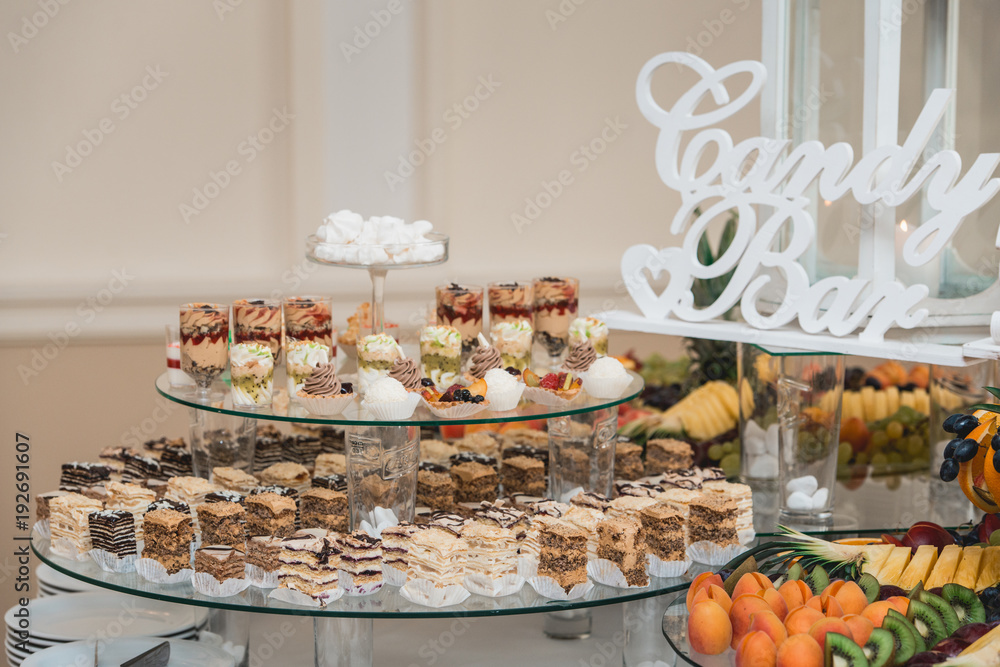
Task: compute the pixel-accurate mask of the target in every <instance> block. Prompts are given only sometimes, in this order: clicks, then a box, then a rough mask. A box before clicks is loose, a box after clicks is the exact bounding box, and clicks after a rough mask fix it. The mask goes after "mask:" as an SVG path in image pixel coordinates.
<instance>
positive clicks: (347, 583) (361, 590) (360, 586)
mask: <svg viewBox="0 0 1000 667" xmlns="http://www.w3.org/2000/svg"><path fill="white" fill-rule="evenodd" d="M384 583H385V575H384V574H383V578H382V579H380V580H379V581H366V582H362V583H355V582H354V575H353V574H351V573H350V572H345V571H344V570H339V571H338V572H337V588H339V589H340V590H342V591H344V595H347V596H350V597H364V596H365V595H371V594H372V593H376V592H378V590H379V589H380V588H382V585H383V584H384Z"/></svg>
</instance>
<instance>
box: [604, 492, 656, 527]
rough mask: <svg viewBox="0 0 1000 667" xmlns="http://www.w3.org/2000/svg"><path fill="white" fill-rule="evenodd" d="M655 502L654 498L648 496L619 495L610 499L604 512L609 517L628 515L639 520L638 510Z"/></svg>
mask: <svg viewBox="0 0 1000 667" xmlns="http://www.w3.org/2000/svg"><path fill="white" fill-rule="evenodd" d="M655 504H656V500H655V499H653V498H650V497H648V496H619V497H617V498H615V499H614V500H612V501H611V503H610V504H609V505H608V511H607V512H605V514H607V515H608V516H609V517H613V516H630V517H632V518H633V519H635V520H636V521H639V512H641V511H642V510H643V509H645V508H647V507H649V506H650V505H655Z"/></svg>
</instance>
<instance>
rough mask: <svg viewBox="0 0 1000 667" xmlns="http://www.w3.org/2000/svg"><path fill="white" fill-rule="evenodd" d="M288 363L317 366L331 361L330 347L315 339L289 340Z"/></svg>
mask: <svg viewBox="0 0 1000 667" xmlns="http://www.w3.org/2000/svg"><path fill="white" fill-rule="evenodd" d="M287 354H288V363H290V364H295V365H297V366H312V367H313V368H315V367H316V366H319V365H320V364H326V363H329V361H330V348H329V347H327V346H326V345H323V344H322V343H314V342H313V341H289V342H288V353H287Z"/></svg>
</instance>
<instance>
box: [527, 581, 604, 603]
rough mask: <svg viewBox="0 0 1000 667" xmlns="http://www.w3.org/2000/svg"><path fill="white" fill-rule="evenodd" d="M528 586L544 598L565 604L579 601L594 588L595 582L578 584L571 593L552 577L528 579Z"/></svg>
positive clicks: (570, 590)
mask: <svg viewBox="0 0 1000 667" xmlns="http://www.w3.org/2000/svg"><path fill="white" fill-rule="evenodd" d="M528 585H530V586H531V587H532V588H534V589H535V592H536V593H538V594H539V595H541V596H542V597H543V598H549V599H550V600H561V601H563V602H565V601H567V600H578V599H579V598H582V597H583V596H584V595H586V594H587V593H589V592H590V591H591V590H592V589H593V588H594V583H593V582H591V581H585V582H583V583H580V584H576V585H575V586H573V588H571V589H569V592H567V591H565V590H563V587H562V586H560V585H559V582H558V581H556V580H555V579H553V578H552V577H539V576H537V575H536V576H534V577H531V578H530V579H528Z"/></svg>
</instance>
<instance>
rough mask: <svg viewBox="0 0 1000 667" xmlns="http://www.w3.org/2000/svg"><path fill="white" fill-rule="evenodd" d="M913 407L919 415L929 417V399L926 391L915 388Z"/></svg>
mask: <svg viewBox="0 0 1000 667" xmlns="http://www.w3.org/2000/svg"><path fill="white" fill-rule="evenodd" d="M913 407H914V409H915V410H916V411H917V412H919V413H921V414H924V415H929V414H930V413H931V397H930V396H929V395H928V394H927V390H926V389H921V388H920V387H917V388H916V389H914V390H913Z"/></svg>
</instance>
